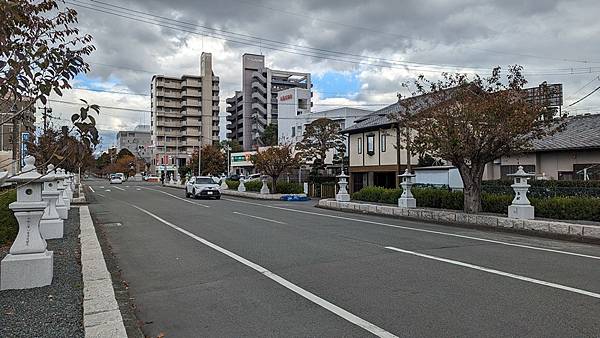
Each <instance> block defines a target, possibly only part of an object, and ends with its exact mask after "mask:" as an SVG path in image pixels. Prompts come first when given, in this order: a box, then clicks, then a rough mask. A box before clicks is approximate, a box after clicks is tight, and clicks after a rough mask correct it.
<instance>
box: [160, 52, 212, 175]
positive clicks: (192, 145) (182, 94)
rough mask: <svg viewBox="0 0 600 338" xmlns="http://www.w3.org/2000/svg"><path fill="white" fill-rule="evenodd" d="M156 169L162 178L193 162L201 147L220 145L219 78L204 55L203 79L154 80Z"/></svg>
mask: <svg viewBox="0 0 600 338" xmlns="http://www.w3.org/2000/svg"><path fill="white" fill-rule="evenodd" d="M151 92H152V98H151V100H152V125H151V132H152V147H153V154H154V155H153V165H155V171H156V172H157V173H158V174H159V175H160V174H161V173H163V172H166V173H173V172H174V171H175V170H176V168H177V167H178V166H184V165H186V164H187V163H189V161H190V160H191V156H192V154H193V153H194V151H197V150H198V148H199V147H200V146H204V145H207V144H213V143H215V142H218V141H219V77H217V76H215V75H214V73H213V70H212V55H211V54H210V53H202V56H201V60H200V75H183V76H182V77H181V78H176V77H168V76H163V75H155V76H154V77H152V87H151Z"/></svg>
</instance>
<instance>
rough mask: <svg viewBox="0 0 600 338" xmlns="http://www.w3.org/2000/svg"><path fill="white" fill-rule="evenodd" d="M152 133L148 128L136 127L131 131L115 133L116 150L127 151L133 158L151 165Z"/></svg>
mask: <svg viewBox="0 0 600 338" xmlns="http://www.w3.org/2000/svg"><path fill="white" fill-rule="evenodd" d="M151 145H152V133H151V131H150V126H148V125H138V126H137V127H135V128H134V129H133V130H122V131H119V132H118V133H117V148H118V150H119V151H121V149H127V150H129V151H130V152H131V153H132V154H133V156H135V157H136V158H138V159H142V160H144V162H145V163H147V164H151V163H152V150H151V149H152V148H151Z"/></svg>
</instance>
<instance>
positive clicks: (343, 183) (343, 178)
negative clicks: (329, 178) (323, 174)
mask: <svg viewBox="0 0 600 338" xmlns="http://www.w3.org/2000/svg"><path fill="white" fill-rule="evenodd" d="M348 177H350V176H348V175H346V174H344V171H342V173H341V174H339V175H338V177H337V178H338V185H339V186H340V190H338V193H337V194H335V200H336V201H338V202H350V194H348V189H346V187H348Z"/></svg>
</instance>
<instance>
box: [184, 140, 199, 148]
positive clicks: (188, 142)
mask: <svg viewBox="0 0 600 338" xmlns="http://www.w3.org/2000/svg"><path fill="white" fill-rule="evenodd" d="M181 146H183V147H198V146H200V141H199V140H198V139H189V140H186V141H182V142H181Z"/></svg>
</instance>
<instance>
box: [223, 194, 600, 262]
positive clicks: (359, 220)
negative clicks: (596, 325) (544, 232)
mask: <svg viewBox="0 0 600 338" xmlns="http://www.w3.org/2000/svg"><path fill="white" fill-rule="evenodd" d="M224 200H226V201H231V202H237V203H245V204H252V205H258V206H261V207H265V208H273V209H280V210H286V211H292V212H298V213H303V214H309V215H316V216H322V217H329V218H336V219H343V220H346V221H354V222H361V223H368V224H375V225H383V226H386V227H391V228H397V229H403V230H411V231H419V232H426V233H429V234H436V235H443V236H450V237H457V238H464V239H470V240H474V241H480V242H488V243H494V244H501V245H507V246H514V247H519V248H524V249H531V250H539V251H546V252H553V253H558V254H563V255H570V256H577V257H584V258H591V259H598V260H600V256H593V255H586V254H581V253H577V252H571V251H562V250H556V249H550V248H543V247H539V246H531V245H525V244H517V243H510V242H503V241H497V240H493V239H487V238H480V237H473V236H467V235H459V234H453V233H449V232H443V231H435V230H427V229H419V228H413V227H408V226H403V225H394V224H389V223H383V222H376V221H367V220H364V219H358V218H351V217H343V216H335V215H328V214H321V213H318V212H312V211H304V210H296V209H291V208H289V207H288V208H282V207H275V206H272V205H264V204H258V203H253V202H247V201H239V200H235V199H229V198H224Z"/></svg>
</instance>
